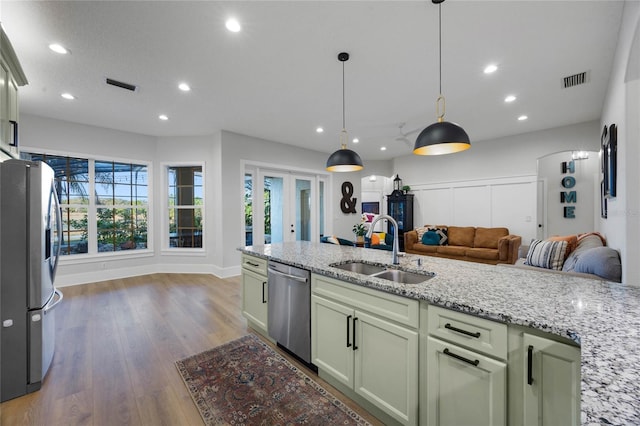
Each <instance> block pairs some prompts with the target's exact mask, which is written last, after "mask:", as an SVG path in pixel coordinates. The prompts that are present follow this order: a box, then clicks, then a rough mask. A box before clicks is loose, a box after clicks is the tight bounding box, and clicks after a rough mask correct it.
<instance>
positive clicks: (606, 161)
mask: <svg viewBox="0 0 640 426" xmlns="http://www.w3.org/2000/svg"><path fill="white" fill-rule="evenodd" d="M600 142H601V149H602V176H603V183H604V188H603V196H604V197H605V198H615V197H616V181H617V174H618V128H617V127H616V125H615V124H612V125H611V126H609V128H607V126H604V129H602V136H601V137H600Z"/></svg>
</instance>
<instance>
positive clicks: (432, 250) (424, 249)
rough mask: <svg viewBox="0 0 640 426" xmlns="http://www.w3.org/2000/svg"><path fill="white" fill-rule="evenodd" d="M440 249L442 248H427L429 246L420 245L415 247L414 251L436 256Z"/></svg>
mask: <svg viewBox="0 0 640 426" xmlns="http://www.w3.org/2000/svg"><path fill="white" fill-rule="evenodd" d="M439 247H440V246H427V245H424V244H420V243H418V244H414V245H413V249H412V250H413V251H414V252H419V253H425V254H435V253H436V251H437V249H438V248H439Z"/></svg>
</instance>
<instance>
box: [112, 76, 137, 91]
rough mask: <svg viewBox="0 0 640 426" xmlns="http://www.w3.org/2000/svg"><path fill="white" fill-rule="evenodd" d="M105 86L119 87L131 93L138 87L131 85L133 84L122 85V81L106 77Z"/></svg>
mask: <svg viewBox="0 0 640 426" xmlns="http://www.w3.org/2000/svg"><path fill="white" fill-rule="evenodd" d="M107 84H108V85H110V86H116V87H119V88H121V89H126V90H130V91H132V92H135V91H136V90H138V87H137V86H135V85H133V84H129V83H124V82H122V81H118V80H114V79H112V78H108V77H107Z"/></svg>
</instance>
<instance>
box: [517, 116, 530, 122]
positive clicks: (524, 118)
mask: <svg viewBox="0 0 640 426" xmlns="http://www.w3.org/2000/svg"><path fill="white" fill-rule="evenodd" d="M527 118H529V117H527V116H526V115H521V116H520V117H518V121H524V120H526V119H527Z"/></svg>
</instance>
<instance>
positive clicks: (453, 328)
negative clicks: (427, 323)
mask: <svg viewBox="0 0 640 426" xmlns="http://www.w3.org/2000/svg"><path fill="white" fill-rule="evenodd" d="M444 328H447V329H449V330H451V331H455V332H457V333H462V334H465V335H467V336H471V337H475V338H476V339H477V338H479V337H480V332H479V331H476V332H475V333H472V332H470V331H467V330H463V329H461V328H458V327H454V326H452V325H451V324H449V323H446V324H445V325H444Z"/></svg>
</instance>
